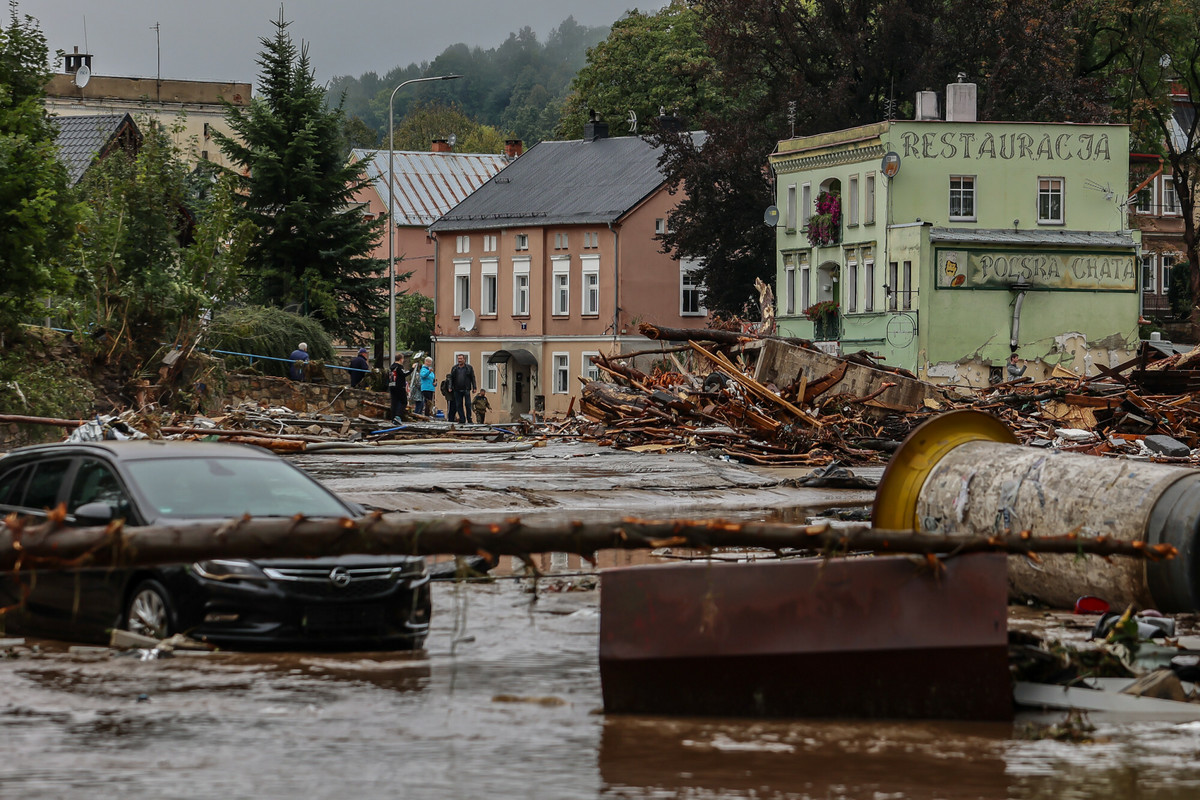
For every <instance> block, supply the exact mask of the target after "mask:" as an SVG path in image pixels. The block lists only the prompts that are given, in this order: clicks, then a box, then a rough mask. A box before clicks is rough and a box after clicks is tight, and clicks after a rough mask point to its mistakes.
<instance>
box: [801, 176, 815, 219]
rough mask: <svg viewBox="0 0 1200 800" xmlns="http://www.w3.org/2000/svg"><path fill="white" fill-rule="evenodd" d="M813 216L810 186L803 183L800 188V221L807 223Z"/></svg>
mask: <svg viewBox="0 0 1200 800" xmlns="http://www.w3.org/2000/svg"><path fill="white" fill-rule="evenodd" d="M812 215H813V199H812V184H811V183H805V184H801V186H800V219H802V220H804V221H805V222H808V220H809V219H810V218H811V217H812Z"/></svg>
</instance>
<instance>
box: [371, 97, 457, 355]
mask: <svg viewBox="0 0 1200 800" xmlns="http://www.w3.org/2000/svg"><path fill="white" fill-rule="evenodd" d="M461 77H462V75H434V76H431V77H428V78H413V79H411V80H407V81H405V82H404V83H402V84H400V85H399V86H397V87H396V88H395V89H392V95H391V97H389V98H388V331H389V336H388V347H389V348H390V349H389V353H388V354H389V355H390V356H391V358H392V361H395V360H396V222H395V220H394V219H393V218H392V207H393V205H394V203H393V201H392V198H393V196H394V195H395V194H396V165H395V158H394V157H393V155H392V153H393V151H394V150H395V146H396V144H395V139H394V138H393V137H392V116H393V114H392V103H393V101H394V100H395V99H396V92H398V91H400V90H401V89H403V88H404V87H405V86H408V85H409V84H410V83H424V82H425V81H452V80H454V79H456V78H461ZM435 269H436V266H435Z"/></svg>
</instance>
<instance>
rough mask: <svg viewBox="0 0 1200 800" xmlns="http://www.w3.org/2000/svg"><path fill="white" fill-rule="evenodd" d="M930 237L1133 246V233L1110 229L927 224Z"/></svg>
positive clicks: (960, 241)
mask: <svg viewBox="0 0 1200 800" xmlns="http://www.w3.org/2000/svg"><path fill="white" fill-rule="evenodd" d="M929 241H931V242H956V243H958V244H993V245H1035V246H1039V247H1047V246H1049V247H1053V246H1065V247H1120V248H1132V247H1133V246H1134V243H1133V237H1132V236H1130V235H1129V234H1127V233H1116V232H1109V231H1063V230H1043V231H1021V230H1016V231H1015V230H1012V229H1011V228H930V229H929Z"/></svg>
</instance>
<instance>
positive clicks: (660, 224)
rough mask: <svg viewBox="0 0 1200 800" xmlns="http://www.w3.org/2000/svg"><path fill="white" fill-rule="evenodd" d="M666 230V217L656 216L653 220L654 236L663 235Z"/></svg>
mask: <svg viewBox="0 0 1200 800" xmlns="http://www.w3.org/2000/svg"><path fill="white" fill-rule="evenodd" d="M666 232H667V219H666V217H657V218H656V219H655V220H654V235H655V236H662V235H663V234H664V233H666Z"/></svg>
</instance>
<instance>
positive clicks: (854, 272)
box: [842, 250, 858, 314]
mask: <svg viewBox="0 0 1200 800" xmlns="http://www.w3.org/2000/svg"><path fill="white" fill-rule="evenodd" d="M842 287H843V290H844V291H845V301H846V313H847V314H854V313H857V312H858V258H857V256H856V255H855V253H854V251H853V250H847V251H846V280H845V281H844V282H843V283H842Z"/></svg>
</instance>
